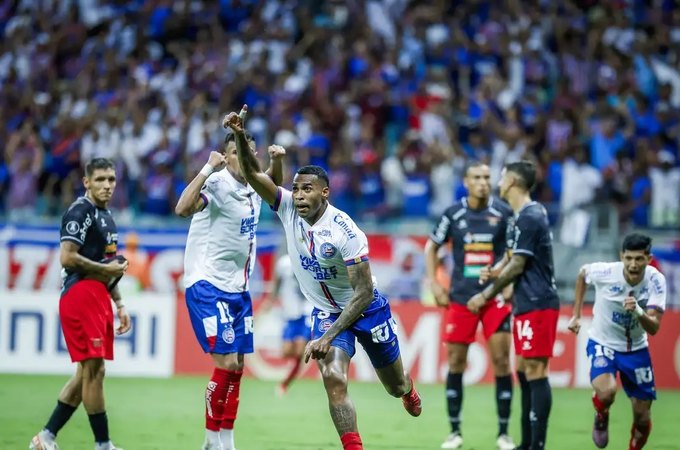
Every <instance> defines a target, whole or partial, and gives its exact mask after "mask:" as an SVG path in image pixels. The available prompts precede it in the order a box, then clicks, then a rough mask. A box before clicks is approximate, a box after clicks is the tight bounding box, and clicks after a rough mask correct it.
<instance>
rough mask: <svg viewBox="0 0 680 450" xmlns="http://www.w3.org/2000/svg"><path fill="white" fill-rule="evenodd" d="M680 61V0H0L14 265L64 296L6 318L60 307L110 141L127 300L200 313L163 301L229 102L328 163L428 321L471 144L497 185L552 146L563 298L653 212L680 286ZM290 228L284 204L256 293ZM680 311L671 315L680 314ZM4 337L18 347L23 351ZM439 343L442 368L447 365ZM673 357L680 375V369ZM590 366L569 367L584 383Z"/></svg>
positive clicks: (150, 309) (544, 174) (28, 294)
mask: <svg viewBox="0 0 680 450" xmlns="http://www.w3.org/2000/svg"><path fill="white" fill-rule="evenodd" d="M679 67H680V5H678V2H677V1H671V0H602V1H590V0H580V1H576V0H574V1H568V0H533V1H520V0H503V1H501V0H499V1H482V0H476V1H475V0H468V1H454V0H450V1H448V0H447V1H444V0H441V1H437V0H431V1H407V0H373V1H369V0H346V1H332V0H326V1H312V0H262V1H254V0H250V1H248V0H221V1H199V0H147V1H144V0H137V1H103V0H78V1H74V0H71V1H69V0H61V1H57V0H14V1H12V0H0V217H1V219H0V224H1V225H0V281H1V282H2V283H1V284H0V286H1V287H2V288H3V289H6V290H10V291H12V292H13V293H14V294H13V295H11V296H5V300H4V302H5V303H4V304H5V305H10V306H5V307H6V308H10V309H9V311H14V312H16V311H23V310H22V309H20V307H21V306H25V305H28V304H32V305H35V308H37V309H36V310H35V311H38V313H36V314H46V315H45V316H42V315H40V316H26V317H27V318H24V316H17V317H19V319H16V320H17V322H16V324H15V323H14V322H11V323H10V322H9V321H10V320H13V319H11V318H12V317H14V316H13V315H12V314H13V313H11V314H4V315H0V333H1V332H2V330H3V324H4V329H5V330H11V333H15V332H16V333H17V334H16V336H19V337H17V338H16V339H32V338H25V337H24V338H22V337H21V336H22V335H21V333H20V331H21V330H24V331H25V330H29V331H25V334H26V336H28V335H31V336H32V334H31V333H33V331H31V330H33V328H35V327H51V326H54V327H56V325H55V324H54V323H53V321H51V319H49V320H48V318H49V317H51V316H49V314H52V313H51V311H52V310H53V309H54V304H56V298H57V297H58V289H59V282H60V278H59V260H58V252H57V245H58V226H59V219H60V217H61V214H62V213H63V212H64V210H65V208H66V207H67V206H68V205H69V204H70V203H71V202H72V201H73V200H74V198H75V197H76V196H77V195H80V194H82V182H81V177H82V175H83V169H82V168H83V164H84V163H85V162H86V161H88V160H89V159H90V158H93V157H109V158H112V159H113V160H114V161H115V162H116V165H117V171H118V186H117V190H116V193H115V196H114V199H113V201H112V204H111V206H112V208H113V209H114V210H115V211H114V214H115V217H116V220H117V222H118V224H119V227H120V228H121V233H120V242H121V244H122V245H121V248H122V249H123V253H124V254H126V256H128V259H129V260H130V261H131V268H130V270H129V271H128V275H127V276H126V278H125V280H124V282H123V284H122V287H123V289H124V295H126V296H131V297H132V298H134V299H138V298H139V299H142V298H144V299H146V300H139V302H136V300H135V301H130V302H129V303H130V304H132V305H135V304H138V305H140V306H139V308H140V309H139V311H137V312H136V313H137V314H139V316H138V317H139V321H140V323H142V321H143V320H147V319H148V320H149V321H151V320H152V318H154V317H155V318H156V319H158V320H159V322H158V323H164V324H166V323H167V322H168V321H169V322H170V323H171V324H172V328H171V329H170V330H169V331H167V333H168V334H165V335H162V337H158V342H165V341H167V340H172V341H175V336H174V335H175V334H177V335H180V331H181V330H184V331H183V332H188V328H186V327H187V326H188V325H187V324H188V322H186V321H184V319H185V318H184V317H183V316H182V314H183V313H184V306H183V302H182V301H181V300H178V301H179V303H178V304H177V308H176V311H175V308H174V306H173V307H172V308H171V309H168V308H166V307H161V306H159V305H165V304H167V303H164V302H170V304H173V305H174V302H175V300H176V299H177V298H180V299H181V296H182V292H181V291H182V289H181V281H180V280H181V273H182V257H183V248H184V243H185V235H186V231H187V229H188V224H189V221H188V220H186V219H181V218H178V217H175V216H174V214H173V209H174V205H175V202H176V199H177V198H178V196H179V194H180V193H181V192H182V190H183V188H184V187H185V186H186V184H187V183H188V182H189V181H190V180H191V179H192V178H193V177H194V176H195V175H196V173H197V172H198V170H199V169H200V168H201V167H202V166H203V164H204V163H205V162H206V161H207V158H208V155H209V153H210V151H211V150H213V149H216V148H218V147H220V146H221V142H222V139H223V137H224V130H222V128H221V126H220V123H221V119H222V116H223V115H224V114H225V113H227V112H229V111H233V110H236V111H238V110H239V109H240V107H241V105H242V104H244V103H246V104H248V106H249V108H250V111H251V114H250V119H249V121H248V129H249V131H250V132H251V133H252V134H253V135H254V136H255V137H256V139H257V147H258V150H259V152H258V155H259V156H261V157H263V158H266V154H267V152H266V147H267V146H268V145H270V144H273V143H276V144H280V145H283V146H284V147H286V149H287V151H288V156H287V158H286V163H287V169H288V171H289V174H288V178H287V183H289V181H290V173H293V172H294V171H295V170H296V168H297V167H299V166H301V165H305V164H318V165H321V166H323V167H325V168H327V169H328V170H329V173H330V182H331V193H332V194H331V195H332V197H331V200H332V203H333V204H334V205H335V206H336V207H338V208H340V209H342V210H345V211H346V212H347V213H348V214H350V215H351V216H353V217H354V218H355V219H356V220H357V222H358V223H359V224H360V226H361V227H362V228H363V229H364V230H365V231H366V232H367V234H368V235H369V242H370V248H371V258H372V266H373V271H374V273H376V274H377V276H378V282H379V285H380V287H381V289H383V290H384V291H386V293H387V294H388V295H389V296H391V298H392V301H393V303H394V304H395V305H402V306H401V307H404V308H406V309H405V310H404V311H406V312H408V315H409V317H412V318H410V319H409V321H411V322H409V323H408V324H406V329H407V330H408V332H411V331H412V330H413V329H414V327H418V326H420V325H422V326H428V327H435V329H436V327H437V326H439V315H438V312H437V310H436V309H432V308H428V307H427V306H426V305H428V304H431V294H430V293H429V291H428V290H427V289H426V286H425V283H424V282H423V280H424V268H423V256H422V249H423V244H424V242H425V239H426V238H427V235H428V234H429V232H430V230H431V228H432V226H433V223H434V220H436V218H437V217H438V216H439V214H441V213H442V212H443V211H444V209H445V208H446V207H448V206H449V205H450V204H451V203H453V202H454V201H455V200H456V199H459V198H460V197H461V196H463V195H465V189H464V187H463V186H462V171H463V168H464V166H465V164H466V162H469V161H471V160H481V161H485V162H487V163H488V164H489V166H490V167H491V170H492V183H493V184H494V186H495V185H496V183H497V181H498V178H499V174H500V170H501V168H502V166H503V164H505V163H507V162H511V161H517V160H521V159H530V160H533V161H534V162H535V163H536V164H537V166H538V167H539V182H538V186H537V189H536V191H535V193H534V197H535V199H536V200H538V201H540V202H542V203H544V204H545V205H546V207H547V208H548V211H549V213H550V220H551V224H552V225H553V227H554V238H555V264H556V267H557V278H558V280H557V282H558V287H559V290H560V295H561V298H562V299H563V301H564V303H565V305H568V304H569V303H570V302H572V300H573V283H574V278H575V275H576V273H577V271H578V268H579V267H580V265H581V264H583V263H585V262H589V261H596V260H614V259H616V258H617V252H618V248H619V245H620V241H621V239H622V237H623V235H624V234H625V233H627V232H629V231H631V230H642V231H645V232H647V233H649V234H650V235H651V236H652V237H653V238H654V244H655V247H654V253H655V257H656V260H657V262H658V264H659V266H660V267H661V269H662V270H663V271H664V273H665V274H666V277H667V280H668V284H669V290H670V295H669V298H668V303H669V305H670V308H671V309H672V308H677V307H678V305H680V296H679V295H678V293H680V236H679V232H678V230H679V229H680V153H679V148H680V69H679ZM262 163H263V165H266V164H267V161H266V160H265V159H263V161H262ZM280 242H281V229H280V226H279V224H278V221H277V219H276V218H275V217H274V215H273V213H271V211H269V210H268V209H267V208H263V213H262V218H261V222H260V226H259V231H258V252H259V253H258V265H257V268H256V274H255V277H254V278H253V281H252V283H251V289H252V291H253V292H254V293H255V295H256V296H258V297H259V296H260V295H262V294H264V293H266V292H267V290H268V289H269V286H270V282H271V279H272V262H273V260H274V259H275V257H276V252H277V249H278V247H279V245H280ZM443 262H444V264H446V263H447V260H446V257H445V255H443ZM10 297H11V298H10ZM27 299H30V300H31V301H30V302H29V300H27ZM48 299H49V302H50V303H47V302H46V300H48ZM12 302H14V303H12ZM22 302H23V303H22ZM31 302H33V303H31ZM0 304H2V302H0ZM45 305H49V306H45ZM144 305H146V306H144ZM423 305H425V306H423ZM398 307H399V306H397V308H398ZM12 308H19V309H12ZM144 308H147V309H144ZM160 308H164V311H163V312H159V311H160ZM409 308H415V309H409ZM168 311H171V312H168ZM432 311H434V313H433V312H432ZM565 311H566V312H565V314H569V312H568V306H567V309H566V310H565ZM154 314H160V315H154ZM166 314H170V315H169V316H166ZM428 314H434V315H430V316H428ZM669 315H670V313H669ZM36 317H41V318H42V317H44V318H45V319H44V323H43V322H42V321H38V319H37V318H36ZM160 317H163V320H161V319H159V318H160ZM423 317H424V319H423V320H425V322H422V323H421V322H417V320H420V318H423ZM565 317H567V318H568V316H565ZM20 319H21V320H26V322H25V323H24V322H21V320H20ZM156 319H154V320H156ZM676 319H677V320H678V326H676V327H673V326H671V325H668V326H667V327H666V328H667V329H669V330H670V329H676V330H677V329H680V313H679V314H678V317H676ZM40 320H43V319H40ZM262 320H270V322H266V323H268V325H267V326H265V327H261V328H259V329H258V333H260V334H258V336H265V337H263V338H262V339H263V342H267V343H269V342H273V341H271V340H272V339H273V340H275V339H276V336H277V334H276V333H277V331H276V326H277V325H276V320H275V319H274V318H264V319H262ZM427 320H433V321H434V322H432V321H431V322H428V321H427ZM666 320H667V321H668V322H669V324H670V323H673V322H671V319H670V318H668V319H666ZM3 321H5V322H3ZM175 321H176V322H175ZM55 323H56V322H55ZM149 323H151V322H149ZM154 323H155V322H154ZM50 324H51V325H50ZM14 325H16V326H14ZM175 327H177V328H175ZM182 327H183V328H182ZM138 328H139V329H142V330H143V329H144V328H143V327H141V326H140V327H138ZM563 328H565V327H563ZM37 329H39V330H41V332H42V330H43V328H37ZM159 329H160V328H159ZM430 329H431V328H430ZM44 330H45V336H48V337H49V339H57V338H58V336H59V334H58V330H57V329H56V328H55V330H56V331H55V333H52V334H50V333H51V329H50V328H44ZM154 330H155V329H154ZM563 331H566V328H565V330H563ZM154 332H155V331H154ZM163 333H165V331H163ZM678 333H680V331H679V332H678ZM676 334H677V333H676ZM431 335H432V336H430V337H429V338H428V339H430V340H428V341H427V342H428V343H429V342H431V343H432V345H434V346H435V347H434V348H435V350H436V349H437V345H438V344H437V338H438V336H437V335H436V333H434V332H431ZM12 336H15V334H12ZM36 336H37V335H36ZM41 336H42V335H41ZM54 336H56V337H57V338H55V337H54ZM159 336H160V335H159ZM187 336H188V338H189V337H190V335H187ZM676 338H677V336H675V335H674V336H672V337H669V339H676ZM46 339H47V338H46ZM139 339H142V338H141V337H139ZM144 339H147V337H144ZM149 339H151V338H149ZM154 339H155V338H154ZM570 339H571V338H570ZM180 340H181V339H180ZM572 341H573V339H572ZM2 342H3V341H2V338H1V336H0V356H1V355H2V354H3V353H2V352H6V353H5V355H10V356H11V355H14V356H13V357H15V358H16V357H17V356H16V355H17V353H16V351H17V350H16V349H17V348H18V347H14V350H12V348H10V347H11V346H9V347H7V348H5V347H3V345H4V344H2ZM4 342H9V343H12V342H14V341H12V340H11V339H5V341H4ZM17 342H19V341H17ZM27 342H32V341H27ZM55 342H56V344H55V345H56V347H55V348H56V350H54V356H55V358H62V359H63V358H64V351H63V348H61V349H60V348H59V345H58V342H60V341H58V339H57V341H55ZM144 342H146V341H144ZM154 342H156V341H154ZM178 342H179V341H178ZM570 342H571V341H570ZM671 342H675V340H672V341H671ZM7 345H9V344H7ZM13 345H14V344H13ZM16 345H17V346H19V344H16ZM25 345H27V346H28V347H31V346H32V345H33V344H25ZM149 345H150V344H149ZM176 345H178V347H177V348H175V349H173V350H172V351H171V352H170V356H168V358H170V359H169V360H163V361H165V362H164V363H163V364H165V365H162V364H160V365H159V364H156V365H154V366H153V367H155V368H158V367H161V366H162V367H164V369H163V370H161V371H160V372H159V373H158V374H169V373H180V372H182V370H178V369H177V367H178V365H177V364H179V363H178V362H177V361H185V363H184V364H185V365H184V366H183V367H184V369H186V370H189V371H191V370H192V369H195V370H196V371H198V372H200V371H201V370H203V369H201V368H200V367H199V366H197V365H196V364H195V361H194V360H195V358H196V357H197V355H196V353H197V351H198V349H197V348H194V347H195V346H194V345H193V343H190V344H184V343H178V344H176ZM181 345H186V346H187V348H186V354H185V355H184V354H182V355H184V356H182V355H180V353H181V352H182V351H184V350H182V349H180V347H179V346H181ZM272 345H273V344H272ZM428 345H430V344H428ZM574 345H576V344H574ZM46 346H47V347H49V348H51V347H50V345H48V344H46ZM28 347H27V348H28ZM31 348H32V347H31ZM182 348H183V347H182ZM569 348H571V347H569ZM574 348H575V347H574ZM668 350H669V351H671V352H672V351H673V346H670V347H669V349H668ZM12 351H14V352H15V353H12ZM436 351H437V352H438V350H436ZM566 352H567V353H568V354H569V355H571V356H568V358H570V359H569V362H568V363H565V364H566V365H570V366H571V367H572V369H573V370H576V369H574V367H576V366H578V364H580V363H575V362H574V361H575V359H574V358H576V357H575V356H574V355H575V353H574V351H573V349H572V350H566ZM567 353H565V354H567ZM676 353H678V354H680V353H679V352H676ZM437 355H439V356H441V355H440V354H439V353H437ZM137 356H139V354H138V355H137ZM147 356H148V355H147ZM199 356H200V355H199ZM439 356H438V357H439ZM565 357H566V356H565ZM163 358H165V356H163ZM183 358H185V359H186V360H185V359H183ZM192 358H193V359H192ZM664 358H665V359H668V360H672V359H673V358H680V356H672V355H671V356H668V358H666V357H664ZM669 358H670V359H669ZM123 359H124V358H123ZM133 359H134V358H133ZM9 360H10V359H5V360H4V361H5V364H7V361H9ZM28 361H29V360H28V359H27V360H26V362H25V364H24V366H22V365H21V364H19V365H17V366H16V367H24V368H25V367H28V368H30V363H29V362H28ZM168 361H169V362H168ZM2 364H3V362H2V358H1V357H0V366H1V365H2ZM22 364H23V363H22ZM433 364H434V365H433V366H432V367H433V368H432V370H431V371H430V372H428V373H429V374H431V375H427V376H425V378H426V379H428V380H437V379H438V377H439V372H438V371H437V370H438V369H437V367H438V366H437V361H435V362H434V363H433ZM574 364H576V366H575V365H574ZM13 367H14V366H13ZM136 367H137V366H136ZM139 367H140V369H139V371H138V372H139V373H141V374H144V370H145V369H144V368H145V367H147V368H148V367H151V366H139ZM423 367H424V366H423ZM428 367H429V366H428ZM578 367H581V366H578ZM584 367H585V366H584ZM677 367H680V364H678V365H677ZM13 370H17V371H20V370H24V369H13ZM25 370H29V369H25ZM135 370H136V369H135ZM428 370H429V369H428ZM480 370H482V369H480ZM485 370H486V368H484V369H483V371H482V372H481V373H482V375H480V377H482V376H484V373H486V372H484V371H485ZM579 370H581V371H582V370H583V367H581V369H579ZM135 373H137V372H135ZM263 373H264V372H263ZM581 375H582V374H581ZM367 376H368V375H367ZM428 377H429V378H428ZM480 379H481V378H480ZM668 379H669V382H668V383H671V384H672V383H675V384H677V385H678V386H679V387H680V378H679V377H678V374H677V371H676V372H672V373H671V372H669V378H668ZM578 380H579V379H578V377H576V378H570V379H569V380H567V381H565V383H567V384H568V385H573V384H578V383H587V379H585V378H581V379H580V381H578Z"/></svg>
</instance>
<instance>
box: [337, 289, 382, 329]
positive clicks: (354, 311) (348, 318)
mask: <svg viewBox="0 0 680 450" xmlns="http://www.w3.org/2000/svg"><path fill="white" fill-rule="evenodd" d="M372 301H373V290H372V289H364V290H362V291H361V292H356V291H355V293H354V297H352V300H350V302H349V303H348V304H347V306H346V307H345V309H343V310H342V313H341V314H340V316H339V317H338V319H337V320H336V321H335V322H334V323H333V325H332V326H331V327H330V328H329V329H328V331H326V333H325V336H327V337H328V338H330V339H331V340H333V339H335V337H336V336H337V335H338V334H340V333H341V332H343V331H344V330H346V329H347V328H349V327H350V326H351V325H352V324H353V323H354V322H356V321H357V319H359V317H361V315H362V314H363V313H364V311H366V308H368V305H370V304H371V302H372Z"/></svg>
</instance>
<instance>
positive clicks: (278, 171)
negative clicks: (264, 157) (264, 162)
mask: <svg viewBox="0 0 680 450" xmlns="http://www.w3.org/2000/svg"><path fill="white" fill-rule="evenodd" d="M265 173H266V174H267V175H268V176H269V178H271V179H272V181H273V182H274V184H275V185H277V186H281V184H282V183H283V158H272V160H271V162H270V163H269V168H268V169H267V171H266V172H265Z"/></svg>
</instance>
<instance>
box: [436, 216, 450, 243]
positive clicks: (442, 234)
mask: <svg viewBox="0 0 680 450" xmlns="http://www.w3.org/2000/svg"><path fill="white" fill-rule="evenodd" d="M449 225H451V220H450V219H449V218H448V217H446V216H442V218H441V220H440V221H439V224H438V225H437V228H436V229H435V231H434V237H435V238H436V239H437V241H439V242H444V240H445V239H446V234H447V233H448V231H449Z"/></svg>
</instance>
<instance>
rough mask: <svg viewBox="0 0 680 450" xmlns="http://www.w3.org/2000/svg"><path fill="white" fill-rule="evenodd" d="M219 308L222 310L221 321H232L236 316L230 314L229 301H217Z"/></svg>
mask: <svg viewBox="0 0 680 450" xmlns="http://www.w3.org/2000/svg"><path fill="white" fill-rule="evenodd" d="M217 309H219V310H220V323H231V322H233V321H234V318H233V317H231V315H230V314H229V303H227V302H217Z"/></svg>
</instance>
